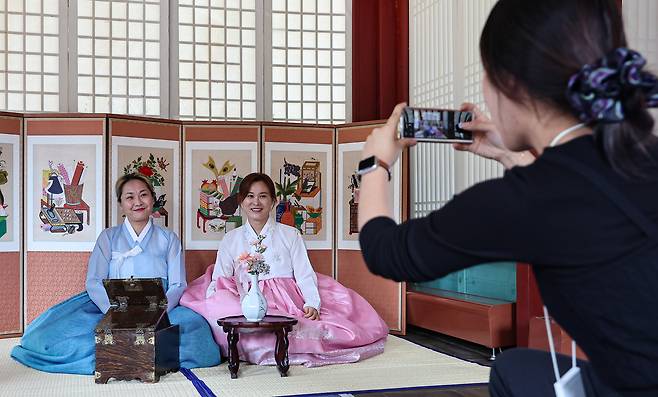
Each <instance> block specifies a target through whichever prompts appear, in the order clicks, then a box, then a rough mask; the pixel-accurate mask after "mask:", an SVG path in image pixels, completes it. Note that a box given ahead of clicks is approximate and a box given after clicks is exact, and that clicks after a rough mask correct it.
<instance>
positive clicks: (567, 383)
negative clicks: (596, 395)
mask: <svg viewBox="0 0 658 397" xmlns="http://www.w3.org/2000/svg"><path fill="white" fill-rule="evenodd" d="M544 321H545V322H546V333H547V334H548V344H549V346H550V347H551V359H552V360H553V371H554V372H555V383H553V389H554V390H555V396H556V397H586V394H585V386H584V385H583V379H582V374H581V373H580V368H578V366H576V342H575V341H571V368H569V370H568V371H567V372H566V373H565V374H564V375H563V376H562V377H560V370H559V369H558V367H557V357H556V355H555V344H554V343H553V333H552V332H551V325H550V322H549V319H548V310H547V309H546V306H544Z"/></svg>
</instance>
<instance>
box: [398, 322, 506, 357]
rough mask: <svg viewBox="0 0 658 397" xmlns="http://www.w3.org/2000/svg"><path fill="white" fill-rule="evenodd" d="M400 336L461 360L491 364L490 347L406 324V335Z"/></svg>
mask: <svg viewBox="0 0 658 397" xmlns="http://www.w3.org/2000/svg"><path fill="white" fill-rule="evenodd" d="M401 338H402V339H406V340H408V341H410V342H413V343H416V344H418V345H421V346H424V347H427V348H428V349H432V350H435V351H437V352H440V353H443V354H447V355H450V356H453V357H457V358H459V359H462V360H466V361H470V362H473V363H477V364H480V365H486V366H487V367H490V366H491V365H492V364H493V361H492V360H491V356H492V350H491V349H489V348H487V347H484V346H481V345H478V344H475V343H471V342H467V341H464V340H461V339H457V338H453V337H451V336H448V335H443V334H439V333H437V332H434V331H429V330H426V329H423V328H418V327H413V326H407V335H405V336H401ZM496 353H497V354H499V353H500V351H498V350H497V351H496Z"/></svg>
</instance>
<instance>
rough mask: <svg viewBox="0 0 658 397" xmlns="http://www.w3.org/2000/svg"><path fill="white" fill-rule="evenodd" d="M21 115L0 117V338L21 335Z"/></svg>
mask: <svg viewBox="0 0 658 397" xmlns="http://www.w3.org/2000/svg"><path fill="white" fill-rule="evenodd" d="M22 131H23V117H22V115H17V114H11V113H0V274H2V278H0V335H9V334H17V333H20V332H21V331H22V328H23V327H22V321H21V314H22V307H23V302H22V295H23V294H22V289H23V288H22V285H23V280H22V274H21V273H22V272H21V262H22V258H21V248H22V247H21V246H22V244H21V241H22V236H23V230H22V229H23V227H22V223H21V211H22V209H21V208H22V207H23V206H22V196H23V195H22V190H23V171H22V168H23V167H22V165H23V164H22V158H21V157H22V146H21V133H22Z"/></svg>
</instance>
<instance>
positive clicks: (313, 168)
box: [263, 124, 334, 277]
mask: <svg viewBox="0 0 658 397" xmlns="http://www.w3.org/2000/svg"><path fill="white" fill-rule="evenodd" d="M263 140H264V152H265V155H264V162H263V172H264V173H266V174H268V175H269V176H270V177H272V180H273V181H274V184H275V187H276V195H277V198H278V200H279V202H278V204H277V205H276V208H275V211H274V212H275V213H274V216H275V218H276V221H277V222H281V223H284V224H287V225H289V226H293V227H295V228H297V230H299V232H300V233H301V235H302V238H303V239H304V243H305V244H306V248H307V250H308V255H309V258H310V260H311V263H312V265H313V268H314V269H315V271H316V272H319V273H322V274H326V275H328V276H331V277H333V276H334V271H333V270H334V269H333V245H334V231H333V230H334V228H333V223H334V219H333V218H334V216H333V214H334V212H333V211H334V208H333V206H334V202H333V201H334V175H333V174H334V172H333V170H334V165H333V162H334V146H333V142H334V129H333V128H327V127H319V126H300V125H298V124H297V125H295V126H292V125H286V124H269V125H268V124H264V125H263Z"/></svg>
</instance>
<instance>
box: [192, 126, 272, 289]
mask: <svg viewBox="0 0 658 397" xmlns="http://www.w3.org/2000/svg"><path fill="white" fill-rule="evenodd" d="M259 135H260V124H259V123H240V124H228V123H212V122H190V123H184V124H183V141H184V145H185V148H184V152H183V164H184V170H185V172H184V175H183V181H184V184H183V186H184V191H185V195H184V198H183V199H184V212H183V223H184V235H185V261H186V262H185V263H186V266H187V278H188V281H191V280H193V279H195V278H196V277H198V276H200V275H202V274H203V273H204V272H205V270H206V268H207V267H208V265H210V264H212V263H214V262H215V256H216V255H217V248H218V246H219V241H220V240H221V239H222V238H223V237H224V235H225V234H226V232H228V231H230V230H232V229H235V228H236V227H239V226H241V225H242V223H243V219H242V215H241V212H240V206H239V204H238V198H237V193H238V188H239V187H240V182H241V181H242V179H243V178H244V177H245V176H246V175H247V174H249V173H251V172H256V171H258V170H259V160H260V151H259Z"/></svg>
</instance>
